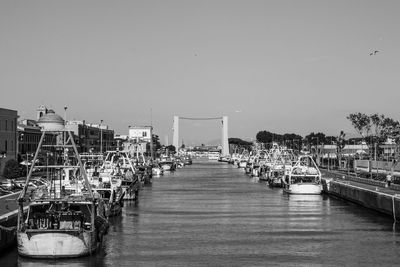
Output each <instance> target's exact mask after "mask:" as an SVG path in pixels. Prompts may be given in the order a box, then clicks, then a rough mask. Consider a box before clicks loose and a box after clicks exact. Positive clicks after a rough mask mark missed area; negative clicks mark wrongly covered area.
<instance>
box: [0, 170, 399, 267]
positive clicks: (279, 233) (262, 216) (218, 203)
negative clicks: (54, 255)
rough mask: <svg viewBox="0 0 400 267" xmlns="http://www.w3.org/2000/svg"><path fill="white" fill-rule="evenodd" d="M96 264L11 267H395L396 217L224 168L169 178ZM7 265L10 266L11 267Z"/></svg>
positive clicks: (113, 235) (129, 213) (133, 210)
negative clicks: (287, 190)
mask: <svg viewBox="0 0 400 267" xmlns="http://www.w3.org/2000/svg"><path fill="white" fill-rule="evenodd" d="M110 223H111V227H110V231H109V234H108V235H107V236H106V238H105V240H104V243H103V247H102V248H101V249H100V250H99V252H98V253H97V254H96V255H94V256H91V257H84V258H79V259H71V260H57V261H54V260H31V259H25V258H21V257H18V256H17V253H16V250H14V251H11V252H10V254H8V256H7V255H6V256H3V257H0V263H1V265H2V266H10V265H11V266H38V265H43V266H55V265H68V266H193V265H194V266H210V265H211V266H265V265H276V266H294V265H295V266H310V265H312V266H315V265H317V266H318V265H321V266H324V265H331V266H332V265H333V266H337V265H362V266H375V265H378V264H379V265H396V264H397V261H398V258H399V256H400V254H399V251H400V250H399V240H400V239H399V226H398V224H393V221H392V219H391V218H390V217H387V216H382V215H381V214H378V213H375V212H373V211H370V210H367V209H365V208H362V207H360V206H357V205H355V204H352V203H347V202H344V201H342V200H338V199H335V198H329V197H327V196H324V195H320V196H319V195H288V194H284V193H283V192H282V189H278V188H270V187H268V186H267V185H266V183H263V182H259V181H258V179H254V178H251V177H249V176H247V175H246V174H245V173H244V172H243V171H242V170H240V169H237V168H236V167H234V166H232V165H228V164H224V163H206V162H203V163H199V164H196V163H195V164H193V165H191V166H187V167H185V168H183V169H179V170H178V171H176V172H170V173H165V174H164V176H161V177H158V178H155V179H154V180H153V184H152V186H145V187H143V189H142V190H141V192H140V201H139V204H137V205H136V204H135V203H134V202H126V203H125V206H124V209H123V214H122V216H121V217H116V218H112V219H111V220H110ZM5 259H8V262H7V265H5V264H4V263H5V261H4V260H5Z"/></svg>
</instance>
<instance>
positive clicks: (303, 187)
mask: <svg viewBox="0 0 400 267" xmlns="http://www.w3.org/2000/svg"><path fill="white" fill-rule="evenodd" d="M284 191H285V192H286V193H288V194H293V195H320V194H321V193H322V186H321V185H319V184H305V183H303V184H291V185H286V187H285V189H284Z"/></svg>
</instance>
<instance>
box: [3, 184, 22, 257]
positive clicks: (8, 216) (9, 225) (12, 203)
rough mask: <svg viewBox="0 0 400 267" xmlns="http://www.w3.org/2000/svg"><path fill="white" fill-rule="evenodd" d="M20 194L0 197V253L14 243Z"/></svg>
mask: <svg viewBox="0 0 400 267" xmlns="http://www.w3.org/2000/svg"><path fill="white" fill-rule="evenodd" d="M19 193H20V192H17V193H13V194H10V195H5V196H1V197H0V251H2V250H4V249H7V248H9V247H10V246H12V245H14V244H15V242H16V238H15V229H16V225H17V218H18V203H17V198H18V196H19Z"/></svg>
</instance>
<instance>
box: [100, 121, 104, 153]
mask: <svg viewBox="0 0 400 267" xmlns="http://www.w3.org/2000/svg"><path fill="white" fill-rule="evenodd" d="M102 123H103V120H100V154H103V128H102V127H101V126H102Z"/></svg>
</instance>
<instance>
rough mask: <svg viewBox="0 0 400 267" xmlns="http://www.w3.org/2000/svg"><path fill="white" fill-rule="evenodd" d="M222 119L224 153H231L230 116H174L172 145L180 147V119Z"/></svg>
mask: <svg viewBox="0 0 400 267" xmlns="http://www.w3.org/2000/svg"><path fill="white" fill-rule="evenodd" d="M181 119H184V120H222V121H221V123H222V155H229V142H228V116H223V117H217V118H185V117H179V116H174V126H173V133H174V134H173V139H172V145H173V146H174V147H175V148H176V149H178V148H179V120H181Z"/></svg>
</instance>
